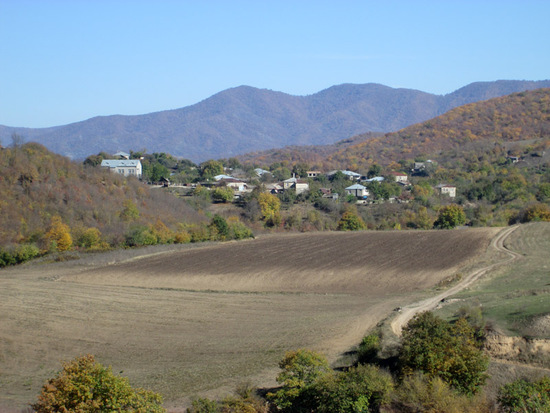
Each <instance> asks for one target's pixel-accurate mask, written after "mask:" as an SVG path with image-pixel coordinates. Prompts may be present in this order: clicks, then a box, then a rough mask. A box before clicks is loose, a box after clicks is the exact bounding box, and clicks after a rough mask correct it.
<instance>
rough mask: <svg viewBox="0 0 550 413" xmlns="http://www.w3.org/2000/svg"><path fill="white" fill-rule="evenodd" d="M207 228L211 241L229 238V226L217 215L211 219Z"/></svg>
mask: <svg viewBox="0 0 550 413" xmlns="http://www.w3.org/2000/svg"><path fill="white" fill-rule="evenodd" d="M209 228H210V234H211V235H210V238H211V239H219V240H222V241H223V240H225V239H227V237H228V236H229V225H228V224H227V221H226V220H225V218H224V217H222V216H221V215H219V214H216V215H214V216H213V217H212V221H211V222H210V225H209Z"/></svg>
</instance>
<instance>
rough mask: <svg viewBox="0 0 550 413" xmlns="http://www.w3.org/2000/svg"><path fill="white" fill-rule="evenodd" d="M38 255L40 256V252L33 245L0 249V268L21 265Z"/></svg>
mask: <svg viewBox="0 0 550 413" xmlns="http://www.w3.org/2000/svg"><path fill="white" fill-rule="evenodd" d="M38 255H40V250H39V249H38V247H37V246H36V245H34V244H20V245H17V246H14V247H11V248H10V247H8V248H5V249H0V268H1V267H7V266H8V265H16V264H21V263H23V262H25V261H28V260H31V259H33V258H35V257H37V256H38Z"/></svg>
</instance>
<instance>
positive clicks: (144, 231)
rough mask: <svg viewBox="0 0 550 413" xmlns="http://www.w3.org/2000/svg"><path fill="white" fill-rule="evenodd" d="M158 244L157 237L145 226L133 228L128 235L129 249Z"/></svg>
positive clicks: (127, 243)
mask: <svg viewBox="0 0 550 413" xmlns="http://www.w3.org/2000/svg"><path fill="white" fill-rule="evenodd" d="M156 244H157V237H156V235H155V234H153V233H152V232H151V229H150V228H148V227H146V226H143V225H136V226H133V227H132V228H131V229H130V232H129V233H128V234H127V235H126V245H128V246H129V247H142V246H144V245H156Z"/></svg>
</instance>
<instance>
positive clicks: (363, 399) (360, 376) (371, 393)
mask: <svg viewBox="0 0 550 413" xmlns="http://www.w3.org/2000/svg"><path fill="white" fill-rule="evenodd" d="M392 390H393V381H392V378H391V376H390V374H389V373H387V372H384V371H382V370H380V369H379V368H378V367H375V366H371V365H362V366H358V367H354V368H351V369H349V370H348V371H346V372H343V373H333V374H327V375H325V376H323V377H322V378H320V379H319V380H318V381H317V382H316V383H315V386H314V391H313V393H314V397H313V399H314V400H315V401H316V403H317V404H318V405H317V406H316V409H315V410H314V411H316V412H318V413H348V412H369V411H378V410H379V409H380V406H382V405H385V404H387V403H388V402H389V400H390V399H389V396H390V394H391V391H392Z"/></svg>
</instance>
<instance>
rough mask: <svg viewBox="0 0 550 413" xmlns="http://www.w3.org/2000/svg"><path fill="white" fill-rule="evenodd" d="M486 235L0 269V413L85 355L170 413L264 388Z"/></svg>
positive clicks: (472, 249) (376, 237) (246, 245)
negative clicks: (288, 356)
mask: <svg viewBox="0 0 550 413" xmlns="http://www.w3.org/2000/svg"><path fill="white" fill-rule="evenodd" d="M498 231H499V230H498V229H494V228H493V229H491V228H486V229H467V230H456V231H410V232H359V233H313V234H295V235H286V234H285V235H274V236H265V237H262V238H259V239H256V240H253V241H246V242H231V243H223V244H213V245H205V246H197V245H192V246H184V247H177V246H174V247H173V248H174V250H173V251H167V252H162V253H160V252H157V253H154V254H150V253H149V252H148V251H149V250H145V252H143V253H142V255H141V256H138V257H136V254H138V253H139V251H128V252H127V253H125V254H126V255H127V256H126V258H125V257H124V255H123V256H121V257H118V254H120V253H116V254H105V255H100V256H90V257H89V258H87V259H84V260H81V261H74V262H66V263H57V264H48V265H45V264H42V265H38V264H33V265H24V266H20V267H14V268H10V269H5V270H2V271H0V325H1V326H2V328H1V329H0V411H1V408H2V407H13V408H14V409H15V410H13V411H15V412H17V411H19V410H21V408H23V407H24V406H25V405H26V403H28V402H30V401H33V400H34V398H35V397H36V395H37V394H38V391H39V389H40V386H41V385H42V384H43V382H44V380H45V379H46V378H47V377H51V376H52V374H53V373H54V372H55V371H56V370H58V369H59V367H60V361H62V360H69V359H72V358H73V357H75V356H78V355H80V354H84V353H92V354H95V355H96V357H97V358H98V360H99V361H100V362H102V363H104V364H108V365H112V366H113V369H114V371H116V372H120V371H123V374H124V375H125V376H127V377H129V378H130V381H131V382H132V383H133V384H136V385H139V386H144V387H147V388H151V389H153V390H156V391H159V392H161V393H162V394H164V396H165V399H166V400H167V407H169V408H170V409H171V411H178V409H179V410H180V411H181V406H184V405H185V403H186V402H187V401H188V400H189V397H192V396H193V395H206V396H213V397H216V396H220V395H224V394H228V393H230V392H231V391H232V390H233V389H234V388H235V385H236V384H238V383H239V382H242V381H244V380H246V379H250V380H252V381H253V382H254V383H256V384H258V385H263V386H269V385H273V384H274V378H275V376H276V374H277V368H276V366H277V361H278V360H279V359H280V358H281V356H282V355H283V354H284V352H285V351H286V350H289V349H295V348H299V347H308V348H313V349H315V350H318V351H322V352H325V353H326V354H327V355H328V356H329V357H330V358H331V359H335V358H337V357H338V355H339V354H341V353H342V352H344V351H346V350H348V349H350V348H351V347H353V346H354V345H355V344H357V343H358V342H359V340H360V339H361V337H362V336H363V335H364V333H365V332H366V331H367V330H368V329H369V328H371V327H373V326H374V325H375V324H376V323H377V322H378V321H379V320H380V319H382V318H384V317H385V316H387V315H388V314H389V313H390V312H391V310H392V309H393V308H395V307H397V306H404V305H407V304H409V303H411V302H414V301H415V300H418V299H419V298H420V297H421V296H422V294H424V292H423V291H424V290H425V289H429V288H431V287H433V286H435V285H437V284H438V283H439V282H441V281H442V280H445V279H447V278H449V277H452V276H453V275H455V274H456V273H457V272H458V271H460V270H461V268H463V267H464V266H465V265H467V264H471V263H472V262H473V261H475V260H476V259H477V258H478V257H479V256H480V254H482V253H483V252H484V251H485V250H486V249H487V247H488V246H489V243H490V240H491V239H492V238H493V236H494V235H495V234H496V233H497V232H498ZM128 256H130V258H128ZM97 261H99V262H103V263H99V264H98V263H96V262H97Z"/></svg>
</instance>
